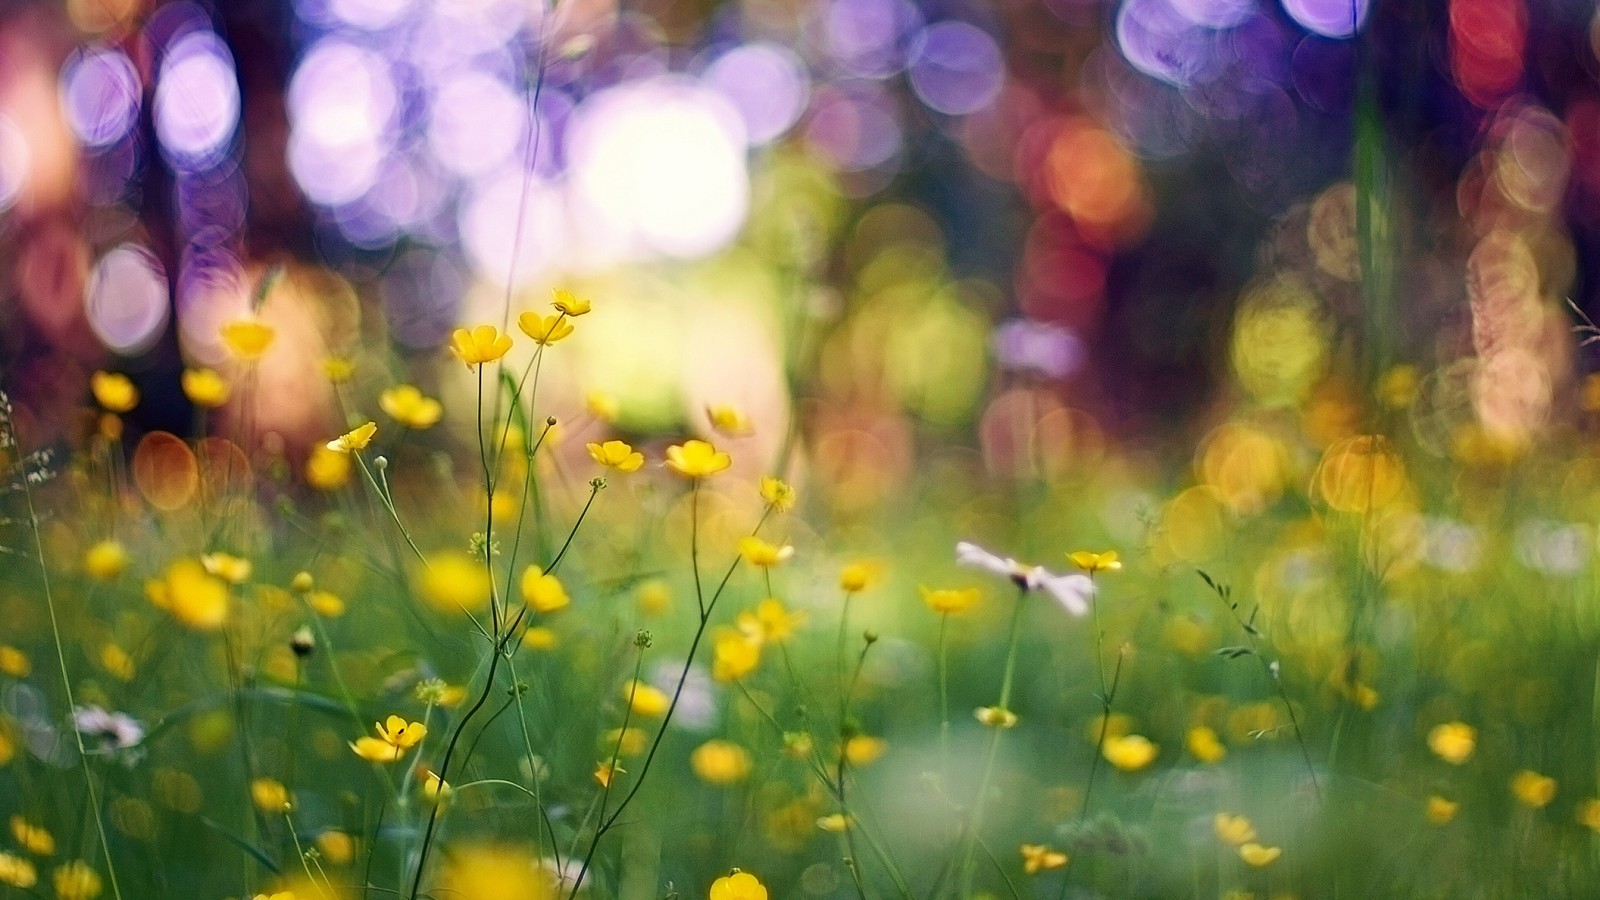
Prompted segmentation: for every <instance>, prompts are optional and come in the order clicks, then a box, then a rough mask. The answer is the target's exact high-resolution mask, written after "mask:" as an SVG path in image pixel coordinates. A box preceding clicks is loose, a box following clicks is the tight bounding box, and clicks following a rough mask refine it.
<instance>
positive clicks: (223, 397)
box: [179, 369, 228, 409]
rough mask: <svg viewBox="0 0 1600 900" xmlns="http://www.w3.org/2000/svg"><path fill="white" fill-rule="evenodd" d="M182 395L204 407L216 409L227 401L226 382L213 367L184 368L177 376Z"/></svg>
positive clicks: (196, 404)
mask: <svg viewBox="0 0 1600 900" xmlns="http://www.w3.org/2000/svg"><path fill="white" fill-rule="evenodd" d="M179 381H181V382H182V384H183V395H184V396H185V397H188V398H189V402H190V403H193V404H194V405H195V406H199V407H203V408H205V409H216V408H217V407H219V406H221V405H222V404H224V403H227V402H228V383H227V382H226V381H224V380H222V376H221V375H218V374H217V373H216V371H215V370H213V369H184V370H183V375H181V376H179Z"/></svg>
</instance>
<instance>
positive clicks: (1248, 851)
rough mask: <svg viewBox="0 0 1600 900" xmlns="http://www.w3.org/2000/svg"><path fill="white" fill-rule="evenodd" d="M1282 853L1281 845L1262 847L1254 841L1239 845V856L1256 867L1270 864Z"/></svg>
mask: <svg viewBox="0 0 1600 900" xmlns="http://www.w3.org/2000/svg"><path fill="white" fill-rule="evenodd" d="M1282 855H1283V848H1282V847H1263V846H1262V845H1260V844H1258V843H1256V842H1254V841H1251V842H1250V843H1248V844H1241V845H1240V846H1239V858H1240V859H1242V860H1244V861H1245V862H1246V863H1248V864H1250V865H1252V866H1255V867H1256V868H1258V869H1259V868H1261V867H1262V866H1270V865H1272V863H1273V862H1274V861H1275V860H1277V858H1278V857H1280V856H1282Z"/></svg>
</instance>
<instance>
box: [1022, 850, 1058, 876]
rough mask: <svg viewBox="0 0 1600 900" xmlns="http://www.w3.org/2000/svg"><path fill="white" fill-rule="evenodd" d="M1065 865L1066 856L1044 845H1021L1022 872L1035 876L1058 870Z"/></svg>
mask: <svg viewBox="0 0 1600 900" xmlns="http://www.w3.org/2000/svg"><path fill="white" fill-rule="evenodd" d="M1066 864H1067V855H1066V854H1065V853H1062V852H1061V851H1060V850H1052V849H1050V847H1049V846H1047V845H1045V844H1023V845H1022V871H1024V872H1026V873H1028V874H1029V875H1037V874H1039V873H1040V872H1044V871H1046V870H1049V869H1059V868H1061V867H1062V866H1064V865H1066Z"/></svg>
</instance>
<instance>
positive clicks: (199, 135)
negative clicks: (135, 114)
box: [154, 31, 239, 171]
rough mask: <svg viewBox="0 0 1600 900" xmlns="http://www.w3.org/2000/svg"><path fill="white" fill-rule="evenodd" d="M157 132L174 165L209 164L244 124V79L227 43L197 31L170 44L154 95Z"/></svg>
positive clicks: (188, 167)
mask: <svg viewBox="0 0 1600 900" xmlns="http://www.w3.org/2000/svg"><path fill="white" fill-rule="evenodd" d="M154 116H155V129H156V137H157V138H159V139H160V141H161V149H162V151H163V152H164V153H165V155H166V157H167V159H168V160H169V161H171V162H172V164H173V165H174V167H176V168H179V169H185V170H190V171H198V170H202V169H206V168H209V167H210V166H212V165H213V164H215V163H216V162H217V161H218V160H219V159H220V158H221V157H222V156H223V155H224V154H225V152H226V151H227V149H228V145H229V142H230V141H231V140H232V138H233V134H234V131H235V129H237V128H238V126H239V80H238V76H237V74H236V73H235V72H234V68H233V56H232V54H230V53H229V52H228V48H227V45H226V44H224V43H223V42H222V40H221V39H220V38H218V37H217V35H215V34H214V33H212V32H209V31H195V32H190V33H189V34H186V35H184V36H183V37H180V38H178V39H177V40H176V41H174V42H173V43H172V45H171V46H170V47H168V48H167V52H166V57H165V58H164V59H163V60H162V63H161V75H160V78H159V79H158V81H157V83H156V94H155V108H154Z"/></svg>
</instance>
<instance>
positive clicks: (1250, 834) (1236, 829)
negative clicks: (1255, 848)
mask: <svg viewBox="0 0 1600 900" xmlns="http://www.w3.org/2000/svg"><path fill="white" fill-rule="evenodd" d="M1211 824H1212V827H1213V828H1214V829H1215V830H1216V832H1217V837H1218V838H1219V839H1221V841H1222V842H1223V843H1225V844H1233V845H1234V846H1236V847H1237V846H1239V845H1240V844H1246V843H1249V842H1250V841H1253V840H1255V839H1256V827H1255V826H1254V825H1252V824H1250V820H1249V819H1247V818H1245V817H1244V816H1236V815H1233V814H1231V813H1221V812H1219V813H1217V815H1216V817H1215V818H1214V819H1212V821H1211Z"/></svg>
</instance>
